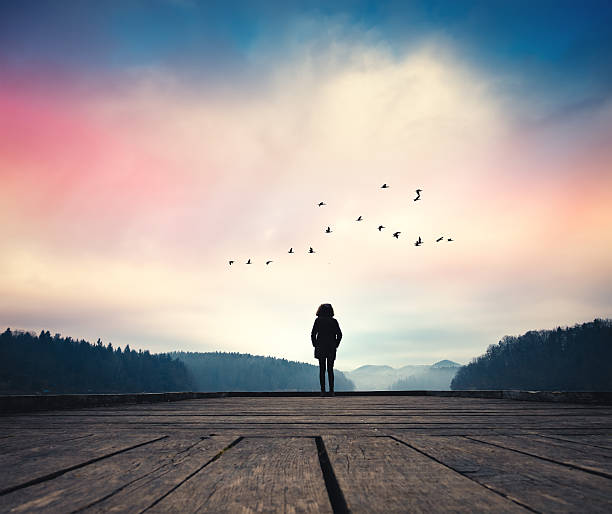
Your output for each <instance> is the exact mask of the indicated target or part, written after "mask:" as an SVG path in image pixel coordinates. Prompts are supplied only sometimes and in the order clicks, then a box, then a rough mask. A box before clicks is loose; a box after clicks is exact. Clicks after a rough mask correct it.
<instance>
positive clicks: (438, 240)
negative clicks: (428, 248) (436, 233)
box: [436, 236, 444, 243]
mask: <svg viewBox="0 0 612 514" xmlns="http://www.w3.org/2000/svg"><path fill="white" fill-rule="evenodd" d="M442 239H444V236H442V237H439V238H438V239H436V243H439V242H440V241H442Z"/></svg>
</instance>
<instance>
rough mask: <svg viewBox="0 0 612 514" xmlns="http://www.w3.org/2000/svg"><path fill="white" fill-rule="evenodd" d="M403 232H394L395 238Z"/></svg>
mask: <svg viewBox="0 0 612 514" xmlns="http://www.w3.org/2000/svg"><path fill="white" fill-rule="evenodd" d="M400 234H401V232H393V237H394V238H395V239H399V235H400Z"/></svg>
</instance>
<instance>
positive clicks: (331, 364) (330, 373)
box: [327, 357, 334, 393]
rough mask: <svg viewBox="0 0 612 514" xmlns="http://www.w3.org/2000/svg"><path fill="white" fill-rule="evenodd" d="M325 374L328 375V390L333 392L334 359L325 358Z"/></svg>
mask: <svg viewBox="0 0 612 514" xmlns="http://www.w3.org/2000/svg"><path fill="white" fill-rule="evenodd" d="M327 376H328V377H329V392H330V393H333V392H334V359H333V358H330V357H328V358H327Z"/></svg>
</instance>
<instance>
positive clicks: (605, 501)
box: [398, 436, 612, 513]
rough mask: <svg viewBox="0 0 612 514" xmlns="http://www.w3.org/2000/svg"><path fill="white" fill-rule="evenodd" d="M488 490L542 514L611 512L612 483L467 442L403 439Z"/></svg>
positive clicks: (425, 437)
mask: <svg viewBox="0 0 612 514" xmlns="http://www.w3.org/2000/svg"><path fill="white" fill-rule="evenodd" d="M398 438H401V439H402V440H403V441H404V442H405V443H407V444H409V445H410V446H411V447H413V448H415V449H417V450H419V451H421V452H423V453H424V454H425V455H428V456H430V457H431V458H434V459H436V460H438V461H440V462H442V463H443V464H445V465H447V466H449V467H450V468H452V469H454V470H456V471H457V472H458V473H461V474H463V475H465V476H466V477H469V478H471V479H472V480H475V481H477V482H479V483H481V484H482V485H484V486H485V487H488V488H490V489H492V490H494V491H497V492H499V493H501V494H504V495H506V496H507V497H509V498H513V499H514V500H516V501H518V502H520V503H521V504H523V505H527V506H529V507H530V508H531V509H533V510H536V511H540V512H552V511H554V512H585V511H588V512H606V513H607V512H610V511H611V509H612V495H611V494H610V491H611V484H612V483H611V482H610V480H609V479H607V478H603V477H600V476H596V475H592V474H589V473H585V472H583V471H578V470H576V469H572V468H569V467H566V466H563V465H561V464H554V463H551V462H547V461H544V460H541V459H538V458H536V457H531V456H528V455H522V454H519V453H516V452H513V451H510V450H506V449H502V448H497V447H494V446H490V445H487V444H483V443H480V442H477V441H473V440H469V439H466V438H463V437H428V436H414V437H409V438H408V437H404V436H399V437H398Z"/></svg>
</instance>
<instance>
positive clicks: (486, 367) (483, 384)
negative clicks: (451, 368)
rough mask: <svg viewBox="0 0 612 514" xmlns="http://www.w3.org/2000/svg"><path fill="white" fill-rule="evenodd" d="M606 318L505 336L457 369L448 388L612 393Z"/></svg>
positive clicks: (610, 325)
mask: <svg viewBox="0 0 612 514" xmlns="http://www.w3.org/2000/svg"><path fill="white" fill-rule="evenodd" d="M611 362H612V320H610V319H596V320H594V321H592V322H590V323H584V324H582V325H575V326H573V327H569V328H561V327H558V328H556V329H555V330H538V331H530V332H527V333H526V334H523V335H521V336H518V337H515V336H505V337H504V338H503V339H502V340H501V341H500V342H499V343H498V344H496V345H491V346H489V348H488V349H487V352H486V353H485V354H484V355H481V356H480V357H477V358H475V359H474V360H472V362H470V363H469V364H468V365H467V366H463V367H462V368H460V369H459V371H458V372H457V375H456V376H455V378H454V379H453V381H452V384H451V387H452V388H453V389H526V390H543V391H551V390H557V391H612V372H611V369H612V367H611V364H610V363H611Z"/></svg>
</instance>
